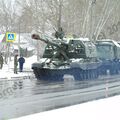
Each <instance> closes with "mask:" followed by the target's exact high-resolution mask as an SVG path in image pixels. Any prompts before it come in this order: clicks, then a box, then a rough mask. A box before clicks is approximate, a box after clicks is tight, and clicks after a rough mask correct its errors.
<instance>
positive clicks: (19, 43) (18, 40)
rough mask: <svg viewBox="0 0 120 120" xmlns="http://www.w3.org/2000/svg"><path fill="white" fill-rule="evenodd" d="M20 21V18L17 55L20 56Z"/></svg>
mask: <svg viewBox="0 0 120 120" xmlns="http://www.w3.org/2000/svg"><path fill="white" fill-rule="evenodd" d="M20 21H21V20H19V39H18V56H20Z"/></svg>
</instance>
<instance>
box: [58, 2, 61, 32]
mask: <svg viewBox="0 0 120 120" xmlns="http://www.w3.org/2000/svg"><path fill="white" fill-rule="evenodd" d="M58 14H59V16H58V26H57V27H58V31H59V28H61V19H62V0H59V13H58Z"/></svg>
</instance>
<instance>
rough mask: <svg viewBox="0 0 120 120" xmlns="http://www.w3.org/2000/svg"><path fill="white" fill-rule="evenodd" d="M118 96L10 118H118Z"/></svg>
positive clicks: (40, 119) (119, 107)
mask: <svg viewBox="0 0 120 120" xmlns="http://www.w3.org/2000/svg"><path fill="white" fill-rule="evenodd" d="M119 113H120V96H115V97H111V98H107V99H101V100H96V101H92V102H87V103H83V104H79V105H74V106H70V107H65V108H60V109H57V110H51V111H47V112H42V113H38V114H33V115H29V116H25V117H21V118H17V119H12V120H120V114H119Z"/></svg>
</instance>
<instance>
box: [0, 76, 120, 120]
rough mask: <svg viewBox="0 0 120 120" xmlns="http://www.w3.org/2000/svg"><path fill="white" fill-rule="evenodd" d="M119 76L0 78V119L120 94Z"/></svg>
mask: <svg viewBox="0 0 120 120" xmlns="http://www.w3.org/2000/svg"><path fill="white" fill-rule="evenodd" d="M119 78H120V76H119V75H118V76H112V77H111V76H107V77H106V78H105V77H101V78H99V79H98V80H89V81H87V80H85V81H74V80H67V82H66V81H63V82H50V81H46V82H44V81H42V80H41V81H38V80H36V79H35V78H34V76H26V77H23V78H12V79H11V80H0V120H3V119H9V118H15V117H20V116H23V115H28V114H32V113H37V112H41V111H46V110H51V109H55V108H59V107H65V106H68V105H73V104H78V103H82V102H86V101H89V100H94V99H99V98H104V97H109V96H113V95H116V94H120V86H119V85H120V79H119Z"/></svg>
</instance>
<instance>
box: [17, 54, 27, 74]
mask: <svg viewBox="0 0 120 120" xmlns="http://www.w3.org/2000/svg"><path fill="white" fill-rule="evenodd" d="M18 62H19V70H20V72H22V71H23V64H24V63H25V59H24V57H23V56H20V58H19V59H18Z"/></svg>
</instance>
